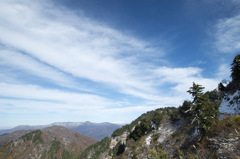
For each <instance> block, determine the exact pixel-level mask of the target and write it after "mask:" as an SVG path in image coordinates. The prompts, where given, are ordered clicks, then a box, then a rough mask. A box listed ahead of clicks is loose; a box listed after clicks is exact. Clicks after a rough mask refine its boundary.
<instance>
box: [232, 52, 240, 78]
mask: <svg viewBox="0 0 240 159" xmlns="http://www.w3.org/2000/svg"><path fill="white" fill-rule="evenodd" d="M231 77H232V80H233V81H237V80H240V54H238V55H237V56H235V58H234V59H233V63H232V67H231Z"/></svg>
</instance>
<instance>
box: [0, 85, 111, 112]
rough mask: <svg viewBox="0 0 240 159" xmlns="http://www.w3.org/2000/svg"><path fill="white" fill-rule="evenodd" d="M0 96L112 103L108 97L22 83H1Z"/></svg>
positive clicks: (85, 103) (92, 104)
mask: <svg viewBox="0 0 240 159" xmlns="http://www.w3.org/2000/svg"><path fill="white" fill-rule="evenodd" d="M0 87H1V90H0V96H5V97H11V98H19V99H29V100H33V101H34V100H42V101H51V102H56V103H63V104H65V105H66V107H67V108H71V107H68V105H71V104H74V105H77V107H82V108H83V107H99V108H102V107H105V106H107V105H109V104H110V102H109V101H108V100H107V99H104V98H103V97H99V96H97V95H93V94H80V93H73V92H66V91H61V90H57V89H46V88H42V87H39V86H35V85H20V84H7V83H0ZM33 106H34V104H33Z"/></svg>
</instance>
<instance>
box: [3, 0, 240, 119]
mask: <svg viewBox="0 0 240 159" xmlns="http://www.w3.org/2000/svg"><path fill="white" fill-rule="evenodd" d="M228 25H232V24H228ZM237 25H238V23H236V25H234V26H233V27H235V26H237ZM219 28H223V29H222V30H223V31H221V29H219V30H220V31H219V35H220V33H221V32H224V27H223V26H221V27H219ZM229 35H231V36H232V35H233V34H229ZM229 38H230V37H229ZM219 39H220V38H219ZM220 43H221V42H219V45H220ZM0 44H1V46H0V66H1V67H2V68H7V69H9V70H11V71H9V72H8V71H6V70H5V71H2V70H3V69H0V77H1V79H0V88H1V89H0V96H1V98H0V106H1V107H2V108H3V109H1V110H0V113H10V114H11V113H18V114H21V113H24V112H25V113H31V111H37V112H41V113H43V112H48V113H49V112H55V113H56V112H57V113H62V114H61V115H63V114H64V113H65V114H66V113H68V112H71V113H73V114H75V115H76V114H79V115H81V116H87V114H88V115H89V117H90V116H91V117H92V116H96V117H100V116H101V115H102V117H103V116H104V118H103V119H106V121H114V120H115V121H120V120H121V118H120V117H123V116H124V117H126V120H128V121H131V120H132V118H133V116H131V114H134V115H135V116H134V117H137V115H139V114H136V112H137V113H142V112H145V111H147V110H151V109H155V108H157V107H159V106H178V105H180V104H181V102H182V101H183V100H185V99H190V98H189V96H188V95H187V93H186V91H187V89H188V88H189V87H190V86H191V84H192V82H193V81H195V82H196V83H199V84H202V85H203V86H205V87H206V88H207V90H211V89H214V88H216V83H217V82H216V81H218V80H217V79H211V78H204V77H203V76H202V72H203V71H204V70H202V69H200V68H197V67H181V68H180V67H179V68H171V67H163V66H162V65H161V64H155V63H150V62H148V61H147V60H145V58H146V57H149V58H150V59H153V58H155V56H157V57H158V58H162V57H163V56H164V55H166V52H165V51H164V47H162V48H160V47H158V48H157V47H154V46H153V45H151V44H150V43H149V42H147V41H144V40H142V39H139V38H136V37H134V36H133V35H128V34H126V33H124V32H120V31H119V30H117V29H114V28H111V27H109V26H107V25H105V24H103V23H100V22H98V21H95V20H94V19H89V18H87V17H86V16H84V14H78V15H77V14H76V13H74V12H71V11H70V10H68V9H66V8H59V6H58V7H57V6H56V5H55V4H54V3H53V2H52V1H45V0H44V1H31V0H26V1H19V0H11V1H0ZM231 48H233V47H231ZM220 49H221V48H220ZM224 49H225V47H224V48H223V49H222V50H224ZM234 49H236V48H234ZM226 50H228V49H226ZM160 61H161V59H160ZM1 71H2V72H1ZM20 71H21V72H20ZM19 72H20V73H22V74H23V75H20V73H19ZM13 74H14V75H13ZM24 75H28V76H24ZM20 76H21V77H25V79H24V78H19V77H20ZM28 77H35V78H39V79H40V80H41V82H40V83H34V82H32V81H31V80H30V79H28ZM11 78H12V79H14V80H11V81H10V80H9V79H11ZM48 85H51V86H52V85H54V86H55V87H53V86H52V87H51V88H48ZM56 85H57V86H56ZM58 86H59V87H58ZM62 88H64V89H62ZM105 90H108V91H107V92H104V91H105ZM86 92H87V93H86ZM113 96H119V97H118V98H119V100H120V101H116V100H114V98H112V97H113ZM136 101H137V102H136ZM93 110H94V111H93ZM124 114H125V115H124ZM0 115H1V114H0ZM128 115H129V116H128ZM115 117H116V119H115ZM84 119H86V118H84ZM103 119H102V120H103ZM95 121H96V120H95Z"/></svg>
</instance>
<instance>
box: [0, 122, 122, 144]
mask: <svg viewBox="0 0 240 159" xmlns="http://www.w3.org/2000/svg"><path fill="white" fill-rule="evenodd" d="M51 126H62V127H65V128H68V129H71V130H75V131H77V132H79V133H80V134H83V135H86V136H89V137H91V138H94V139H97V140H99V141H100V140H102V139H103V138H104V137H110V136H111V134H112V133H113V131H115V130H116V129H118V128H120V127H121V126H122V125H117V124H113V123H108V122H104V123H92V122H89V121H86V122H55V123H52V124H48V125H35V126H30V125H19V126H17V127H15V128H12V129H4V130H0V136H2V135H4V134H8V133H12V132H14V131H18V130H36V129H44V128H47V127H51Z"/></svg>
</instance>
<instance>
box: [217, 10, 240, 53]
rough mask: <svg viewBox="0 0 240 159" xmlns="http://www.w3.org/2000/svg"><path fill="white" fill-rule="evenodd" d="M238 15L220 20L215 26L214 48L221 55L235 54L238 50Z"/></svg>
mask: <svg viewBox="0 0 240 159" xmlns="http://www.w3.org/2000/svg"><path fill="white" fill-rule="evenodd" d="M239 28H240V15H239V14H237V15H235V16H233V17H231V18H225V19H221V20H219V21H218V22H217V24H216V26H215V30H216V32H215V40H216V41H215V47H216V48H217V49H218V51H219V52H221V53H228V54H235V53H237V52H239V50H240V29H239Z"/></svg>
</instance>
